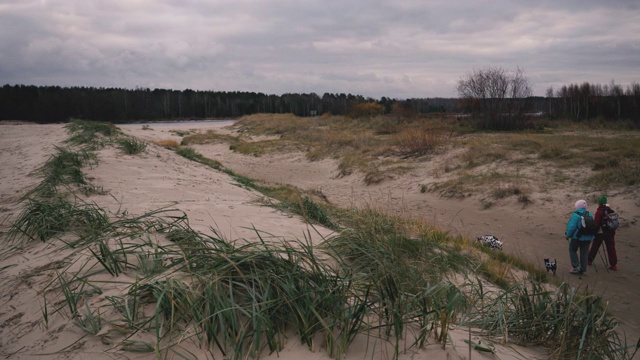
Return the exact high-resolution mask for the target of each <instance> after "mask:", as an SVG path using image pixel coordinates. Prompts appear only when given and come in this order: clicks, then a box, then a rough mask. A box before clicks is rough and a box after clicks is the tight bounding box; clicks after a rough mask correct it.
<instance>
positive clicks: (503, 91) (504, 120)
mask: <svg viewBox="0 0 640 360" xmlns="http://www.w3.org/2000/svg"><path fill="white" fill-rule="evenodd" d="M457 90H458V96H459V97H460V99H461V100H462V101H463V105H464V106H465V107H468V108H470V109H471V112H472V118H473V120H474V123H475V125H476V126H477V127H479V128H483V129H489V130H516V129H522V128H525V127H527V126H528V124H527V118H526V112H527V111H529V109H530V101H529V99H528V98H529V97H530V96H531V95H532V94H533V91H532V90H531V86H530V85H529V80H528V79H527V78H526V77H525V75H524V72H523V71H522V70H521V69H520V68H518V69H516V71H515V72H508V71H506V70H504V69H502V68H499V67H489V68H486V69H480V70H474V71H473V72H471V73H469V74H467V75H466V76H465V77H463V78H461V79H460V80H459V81H458V87H457Z"/></svg>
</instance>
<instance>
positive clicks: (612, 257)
mask: <svg viewBox="0 0 640 360" xmlns="http://www.w3.org/2000/svg"><path fill="white" fill-rule="evenodd" d="M603 241H604V246H606V248H607V257H608V258H609V265H610V266H615V265H617V264H618V254H617V253H616V232H615V231H603V232H602V233H601V234H596V238H595V239H594V240H593V243H592V244H591V250H589V261H593V260H594V259H595V258H596V255H598V250H600V245H602V242H603Z"/></svg>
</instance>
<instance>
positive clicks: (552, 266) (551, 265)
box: [544, 259, 558, 276]
mask: <svg viewBox="0 0 640 360" xmlns="http://www.w3.org/2000/svg"><path fill="white" fill-rule="evenodd" d="M544 267H545V268H547V273H548V272H549V271H551V272H552V273H553V276H556V269H557V268H558V265H557V263H556V259H553V261H551V259H544Z"/></svg>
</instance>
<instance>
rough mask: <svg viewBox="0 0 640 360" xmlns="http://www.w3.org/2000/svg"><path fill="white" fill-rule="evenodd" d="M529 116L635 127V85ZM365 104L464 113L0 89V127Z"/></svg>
mask: <svg viewBox="0 0 640 360" xmlns="http://www.w3.org/2000/svg"><path fill="white" fill-rule="evenodd" d="M531 100H533V101H530V104H531V110H530V112H532V113H544V114H545V115H547V116H549V117H550V118H570V119H574V120H578V121H580V120H588V119H606V120H619V119H629V120H633V122H634V123H636V124H638V123H640V85H638V84H632V85H631V86H629V87H627V89H623V88H622V87H621V86H619V85H615V84H613V83H612V84H611V85H595V84H589V83H584V84H582V85H574V84H571V85H567V86H563V87H561V88H560V89H558V90H557V91H555V92H554V91H553V89H551V88H550V89H548V90H547V96H546V97H532V98H531ZM363 103H376V104H378V105H380V108H384V112H386V113H392V112H395V111H398V110H399V109H400V110H401V111H402V112H403V114H426V113H434V112H438V113H461V112H465V110H466V109H465V107H464V105H462V104H461V103H460V102H459V101H458V99H455V98H428V99H402V100H398V99H392V98H387V97H382V98H381V99H372V98H365V97H363V96H361V95H352V94H344V93H341V94H331V93H325V94H324V95H322V96H319V95H317V94H315V93H310V94H283V95H267V94H263V93H255V92H225V91H196V90H190V89H187V90H168V89H154V90H151V89H148V88H136V89H121V88H93V87H59V86H32V85H4V86H3V87H2V88H0V120H27V121H34V122H38V123H54V122H64V121H67V120H68V119H69V118H79V119H87V120H99V121H109V122H112V123H116V124H117V123H128V122H138V121H154V120H179V119H223V118H236V117H239V116H243V115H250V114H254V113H293V114H295V115H298V116H312V115H315V114H317V115H320V114H324V113H331V114H335V115H349V113H350V111H352V109H354V107H357V105H359V104H363Z"/></svg>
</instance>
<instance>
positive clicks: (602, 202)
mask: <svg viewBox="0 0 640 360" xmlns="http://www.w3.org/2000/svg"><path fill="white" fill-rule="evenodd" d="M606 203H607V197H606V196H600V198H599V199H598V204H600V205H604V204H606Z"/></svg>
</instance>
